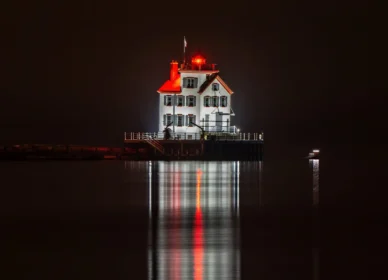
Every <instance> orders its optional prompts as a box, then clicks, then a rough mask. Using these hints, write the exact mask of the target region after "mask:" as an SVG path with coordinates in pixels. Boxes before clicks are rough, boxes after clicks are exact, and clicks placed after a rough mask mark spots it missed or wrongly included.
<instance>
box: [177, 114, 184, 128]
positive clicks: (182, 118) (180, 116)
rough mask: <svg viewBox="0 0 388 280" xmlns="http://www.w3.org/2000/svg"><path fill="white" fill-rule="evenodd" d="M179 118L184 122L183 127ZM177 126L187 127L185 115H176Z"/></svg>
mask: <svg viewBox="0 0 388 280" xmlns="http://www.w3.org/2000/svg"><path fill="white" fill-rule="evenodd" d="M179 118H181V120H182V123H181V125H179ZM176 126H177V127H182V126H185V118H184V115H182V114H177V115H176Z"/></svg>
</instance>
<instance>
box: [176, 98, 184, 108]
mask: <svg viewBox="0 0 388 280" xmlns="http://www.w3.org/2000/svg"><path fill="white" fill-rule="evenodd" d="M176 105H177V106H179V107H182V106H185V97H184V96H177V104H176Z"/></svg>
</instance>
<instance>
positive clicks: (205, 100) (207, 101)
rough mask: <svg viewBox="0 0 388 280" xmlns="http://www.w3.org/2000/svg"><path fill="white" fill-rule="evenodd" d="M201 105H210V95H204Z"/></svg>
mask: <svg viewBox="0 0 388 280" xmlns="http://www.w3.org/2000/svg"><path fill="white" fill-rule="evenodd" d="M203 106H205V107H210V96H205V98H204V100H203Z"/></svg>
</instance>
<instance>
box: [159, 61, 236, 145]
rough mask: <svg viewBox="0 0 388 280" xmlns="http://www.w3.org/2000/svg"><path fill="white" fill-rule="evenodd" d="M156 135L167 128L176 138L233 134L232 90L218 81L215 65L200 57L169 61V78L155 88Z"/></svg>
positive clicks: (218, 76)
mask: <svg viewBox="0 0 388 280" xmlns="http://www.w3.org/2000/svg"><path fill="white" fill-rule="evenodd" d="M157 92H158V93H159V96H160V103H159V132H162V131H164V130H165V129H166V128H170V129H171V130H172V131H173V132H174V133H175V135H180V134H185V135H186V136H189V137H190V135H192V134H198V133H200V132H201V130H202V129H203V130H204V131H205V132H208V133H216V132H222V133H236V128H235V127H234V126H231V116H234V113H233V110H232V107H231V96H232V94H233V91H232V90H231V89H230V88H229V87H228V85H227V84H226V83H225V82H224V81H223V80H222V79H221V77H220V71H219V70H217V69H216V65H215V64H206V59H205V58H204V57H203V56H201V55H195V56H193V57H192V59H191V62H190V63H186V64H181V65H180V67H179V65H178V62H176V61H171V63H170V78H169V79H168V80H167V81H166V82H165V83H164V84H163V85H162V86H161V87H160V88H159V89H158V91H157Z"/></svg>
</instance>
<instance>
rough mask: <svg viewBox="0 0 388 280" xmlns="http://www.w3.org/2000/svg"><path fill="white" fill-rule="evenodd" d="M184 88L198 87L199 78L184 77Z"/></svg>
mask: <svg viewBox="0 0 388 280" xmlns="http://www.w3.org/2000/svg"><path fill="white" fill-rule="evenodd" d="M183 87H184V88H197V87H198V78H184V79H183Z"/></svg>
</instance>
